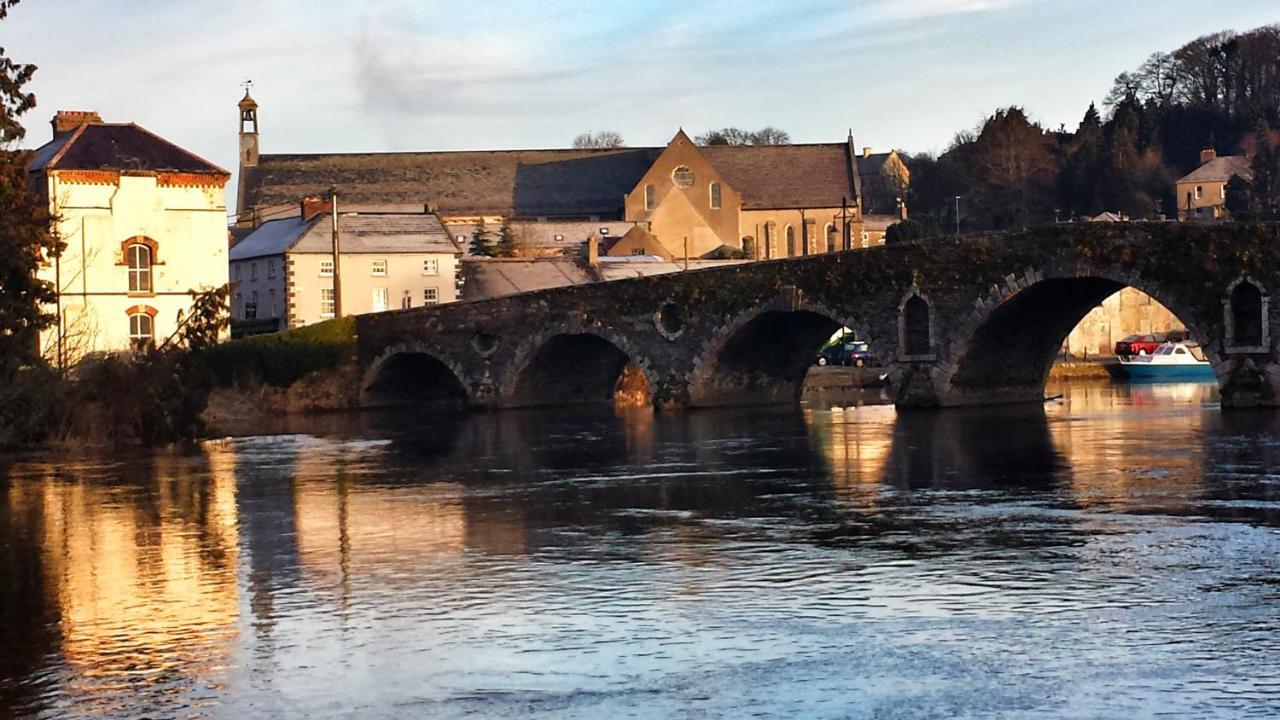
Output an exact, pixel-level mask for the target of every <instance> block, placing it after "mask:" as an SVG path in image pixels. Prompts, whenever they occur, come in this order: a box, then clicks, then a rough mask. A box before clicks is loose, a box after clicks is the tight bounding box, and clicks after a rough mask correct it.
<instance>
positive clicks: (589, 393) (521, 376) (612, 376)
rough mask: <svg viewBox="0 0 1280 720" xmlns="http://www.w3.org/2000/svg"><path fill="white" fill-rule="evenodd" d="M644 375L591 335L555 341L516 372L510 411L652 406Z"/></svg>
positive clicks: (619, 352)
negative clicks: (593, 405)
mask: <svg viewBox="0 0 1280 720" xmlns="http://www.w3.org/2000/svg"><path fill="white" fill-rule="evenodd" d="M652 398H653V393H652V389H651V387H650V384H649V379H648V378H647V377H646V376H645V373H644V371H643V370H642V369H641V368H640V367H639V366H638V365H636V364H635V363H634V362H632V360H631V358H630V356H628V355H627V353H625V352H623V351H622V350H621V349H620V348H619V347H618V346H617V345H614V344H613V343H612V342H610V341H608V340H606V339H604V338H602V337H600V336H598V335H592V334H589V333H564V334H561V335H555V336H553V337H552V338H551V339H549V340H547V341H546V342H544V343H543V344H542V346H541V347H539V348H538V349H537V351H536V352H534V353H533V355H532V357H531V358H530V359H529V361H528V362H527V363H525V365H524V366H523V367H522V368H521V369H520V370H518V371H517V375H516V379H515V386H514V389H513V390H512V392H511V394H510V397H509V399H508V401H507V404H508V405H509V406H511V407H540V406H551V405H578V404H609V403H612V404H614V405H620V406H631V407H640V406H646V405H649V404H650V403H651V402H652Z"/></svg>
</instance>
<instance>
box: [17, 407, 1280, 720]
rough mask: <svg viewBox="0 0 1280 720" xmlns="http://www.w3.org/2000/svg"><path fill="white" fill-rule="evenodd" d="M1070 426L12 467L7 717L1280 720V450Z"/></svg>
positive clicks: (515, 430)
mask: <svg viewBox="0 0 1280 720" xmlns="http://www.w3.org/2000/svg"><path fill="white" fill-rule="evenodd" d="M1053 391H1054V392H1055V394H1056V393H1058V392H1060V393H1062V394H1063V397H1062V398H1061V399H1060V400H1057V401H1054V402H1050V403H1048V404H1046V406H1045V407H1044V408H1040V407H1033V408H1027V407H1021V408H991V409H973V410H951V411H945V412H911V413H897V412H895V411H894V409H893V408H892V407H889V406H874V405H872V406H862V407H843V408H842V407H836V408H823V407H804V408H768V409H750V410H732V411H700V412H686V413H673V414H656V415H655V414H653V413H646V412H621V411H620V412H612V411H590V412H588V411H574V412H527V413H521V412H512V413H503V414H482V415H476V416H470V417H427V416H424V417H406V416H361V417H359V418H355V419H352V418H345V419H341V418H329V419H322V420H321V421H317V422H314V423H312V424H311V426H309V427H306V428H302V429H297V428H295V432H293V433H292V434H280V435H272V436H258V437H244V438H238V439H226V440H218V441H209V442H206V443H203V444H201V445H199V446H198V447H194V448H185V449H176V450H167V451H162V452H150V453H137V454H125V455H121V454H112V453H83V454H75V455H67V454H59V455H52V454H47V455H30V456H24V457H20V458H7V459H5V460H4V461H3V463H0V548H2V550H0V570H2V574H0V580H2V581H3V582H2V583H0V716H4V717H40V718H64V717H65V718H72V717H75V718H137V717H157V718H158V717H172V718H229V719H236V720H243V719H245V718H258V717H314V718H330V717H360V718H404V717H431V718H452V717H557V718H559V717H568V718H601V717H616V718H623V717H628V718H629V717H637V718H667V717H733V718H736V717H747V716H760V717H788V718H792V717H815V718H844V717H874V718H918V717H922V718H936V717H951V716H982V717H997V718H1100V717H1109V718H1115V717H1125V718H1130V717H1153V716H1171V717H1212V718H1222V717H1243V716H1247V715H1255V716H1267V715H1275V714H1277V713H1280V573H1278V572H1277V570H1278V565H1280V554H1278V552H1277V551H1278V550H1280V474H1278V473H1280V414H1278V413H1271V412H1265V413H1255V412H1244V411H1240V412H1226V413H1224V412H1222V411H1221V409H1220V408H1219V406H1218V405H1217V400H1216V398H1215V396H1214V393H1213V391H1212V389H1210V388H1207V387H1205V386H1195V385H1187V386H1182V385H1176V386H1155V387H1145V388H1141V387H1135V388H1127V387H1123V386H1110V385H1092V384H1070V385H1065V386H1063V387H1062V388H1056V389H1054V390H1053ZM300 430H305V432H302V431H300Z"/></svg>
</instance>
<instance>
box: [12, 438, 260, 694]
mask: <svg viewBox="0 0 1280 720" xmlns="http://www.w3.org/2000/svg"><path fill="white" fill-rule="evenodd" d="M201 461H203V462H205V463H207V466H206V467H200V466H199V465H198V464H197V465H196V466H195V467H193V466H192V463H191V461H190V460H189V459H184V458H181V457H179V456H170V455H160V456H156V457H154V458H152V459H149V460H148V461H146V462H145V463H131V464H127V465H122V466H119V467H112V468H109V469H108V470H107V472H106V476H97V477H90V478H83V477H78V478H76V479H73V480H69V479H67V478H66V477H64V476H62V475H61V474H60V473H61V471H59V470H58V469H57V467H56V466H54V465H50V466H49V467H47V468H45V469H43V470H40V469H36V470H35V472H34V473H33V474H32V475H33V476H31V477H29V478H27V479H24V481H23V482H21V483H19V484H17V485H15V486H14V488H13V489H12V491H11V492H10V494H9V496H8V499H7V501H8V503H9V511H10V512H12V513H13V514H14V517H17V518H25V522H29V523H31V524H33V525H37V526H38V528H39V531H38V533H33V535H34V536H35V537H37V538H38V542H39V543H40V544H41V564H42V570H43V573H44V576H45V579H44V584H45V586H46V588H47V592H48V597H49V600H50V601H51V602H56V603H57V604H58V607H59V612H60V616H61V623H60V631H61V647H60V650H61V654H62V656H63V657H64V658H65V661H66V662H67V663H68V664H69V665H70V666H71V667H72V669H73V671H74V672H75V673H76V675H77V677H79V678H82V679H85V682H86V685H90V687H84V688H79V689H78V690H77V692H87V693H94V692H95V686H96V684H97V683H98V682H101V683H103V684H102V686H101V687H100V688H98V689H100V690H101V691H102V692H107V691H110V693H111V694H113V695H118V693H119V690H120V687H119V683H121V682H126V683H128V684H129V686H130V687H132V686H133V684H134V683H138V684H139V685H140V686H146V685H148V684H149V683H148V682H147V681H146V678H147V677H149V676H151V675H153V674H156V673H161V672H163V671H166V670H173V669H178V668H183V671H184V672H189V671H190V666H191V665H192V664H194V663H199V664H200V666H201V667H204V668H209V667H215V668H216V667H219V666H223V665H225V664H226V663H227V662H230V660H229V657H225V654H227V653H229V650H226V649H223V650H221V651H220V650H219V643H222V642H225V640H226V638H228V637H230V636H232V635H233V634H234V633H235V623H236V621H237V619H238V617H239V605H238V600H237V591H236V566H237V519H238V518H237V512H236V486H235V477H234V473H233V467H232V462H231V459H230V458H229V456H227V455H226V454H224V453H223V452H221V451H219V450H217V449H216V448H214V449H210V450H209V451H208V452H207V453H206V454H205V455H204V456H203V457H202V458H201ZM27 469H28V470H30V469H31V468H27ZM85 472H86V473H87V472H89V471H85ZM220 652H222V653H224V659H222V660H219V653H220ZM170 679H172V678H170ZM191 681H193V682H194V681H195V680H194V678H192V679H191ZM174 689H175V688H172V687H171V688H170V690H169V691H168V692H172V691H173V690H174Z"/></svg>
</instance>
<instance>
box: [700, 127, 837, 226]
mask: <svg viewBox="0 0 1280 720" xmlns="http://www.w3.org/2000/svg"><path fill="white" fill-rule="evenodd" d="M698 151H699V152H700V153H702V155H703V157H705V158H706V159H707V162H709V163H711V166H712V167H714V168H715V169H716V172H718V173H720V175H721V177H723V178H724V179H725V182H727V183H729V186H730V187H732V188H733V189H734V190H736V191H737V192H738V194H739V195H741V196H742V207H743V209H745V210H759V209H772V208H815V207H840V200H841V198H848V199H849V201H850V202H853V195H854V192H853V185H852V177H851V176H850V166H849V149H848V146H847V145H846V144H844V143H829V144H816V145H709V146H706V147H700V148H698Z"/></svg>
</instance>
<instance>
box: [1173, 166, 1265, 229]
mask: <svg viewBox="0 0 1280 720" xmlns="http://www.w3.org/2000/svg"><path fill="white" fill-rule="evenodd" d="M1237 176H1239V177H1241V178H1243V179H1245V180H1252V179H1253V170H1252V169H1251V168H1250V166H1249V158H1247V157H1245V156H1244V155H1223V156H1218V154H1217V152H1216V151H1215V150H1214V149H1213V148H1206V149H1204V150H1201V151H1200V167H1197V168H1196V169H1195V170H1192V171H1191V172H1190V173H1188V174H1186V175H1184V176H1182V177H1181V178H1178V181H1177V183H1176V184H1175V186H1174V187H1175V191H1174V195H1175V197H1177V198H1178V219H1179V220H1184V221H1187V220H1196V221H1210V222H1212V221H1216V220H1223V219H1225V218H1226V217H1227V183H1229V182H1231V178H1233V177H1237Z"/></svg>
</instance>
